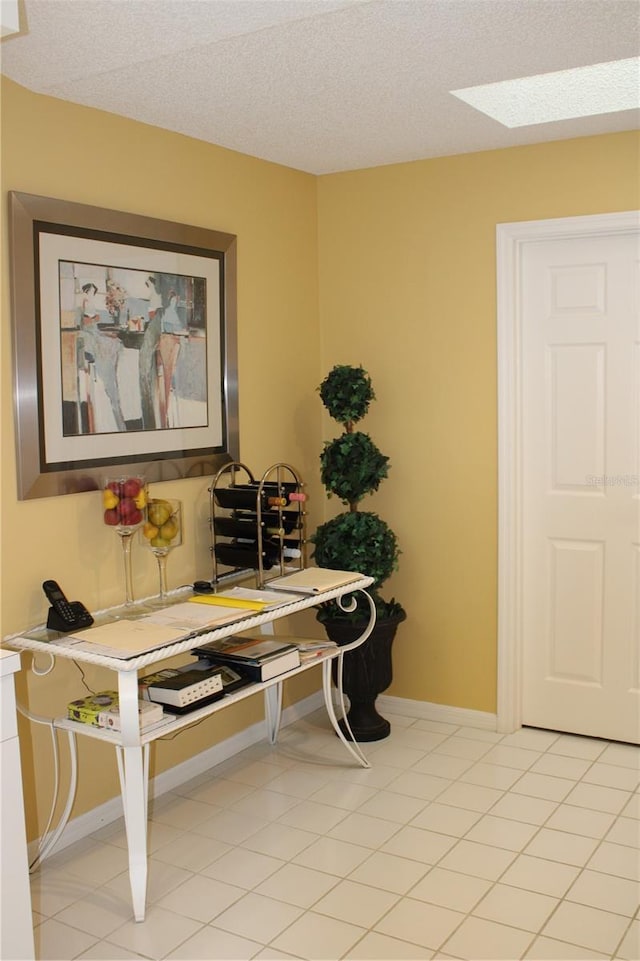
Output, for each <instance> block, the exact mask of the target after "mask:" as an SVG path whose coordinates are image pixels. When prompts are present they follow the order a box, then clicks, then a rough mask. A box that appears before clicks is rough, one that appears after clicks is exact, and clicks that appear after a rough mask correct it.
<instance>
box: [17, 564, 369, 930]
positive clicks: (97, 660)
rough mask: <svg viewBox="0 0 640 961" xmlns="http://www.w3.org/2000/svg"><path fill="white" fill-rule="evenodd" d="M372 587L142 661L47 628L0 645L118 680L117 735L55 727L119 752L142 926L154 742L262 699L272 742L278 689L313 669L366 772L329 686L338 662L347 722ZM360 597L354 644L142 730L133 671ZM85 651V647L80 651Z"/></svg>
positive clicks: (237, 625) (70, 724) (351, 589)
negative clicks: (103, 671)
mask: <svg viewBox="0 0 640 961" xmlns="http://www.w3.org/2000/svg"><path fill="white" fill-rule="evenodd" d="M372 583H373V581H372V578H370V577H363V578H361V579H360V580H358V581H354V582H353V583H351V584H348V585H346V586H344V587H341V588H337V589H333V590H329V591H323V592H322V593H320V594H313V595H306V596H305V595H300V599H299V600H295V601H291V602H288V603H286V604H283V605H282V606H281V607H277V608H275V609H272V610H269V611H263V612H261V613H253V612H251V613H248V614H247V616H246V617H243V618H242V620H238V621H234V622H233V623H231V624H225V625H224V627H219V628H217V629H216V630H209V629H204V630H202V631H199V632H198V635H197V638H194V636H190V637H189V638H187V639H186V640H181V641H178V642H174V643H171V644H167V645H163V646H162V647H158V648H155V649H154V650H152V651H148V652H146V653H145V654H141V655H136V656H134V657H129V658H127V659H122V658H116V657H112V656H106V655H104V654H98V653H95V652H93V651H90V650H86V649H79V648H78V647H77V646H76V645H74V644H73V643H72V642H71V640H70V639H69V640H67V639H65V636H64V635H62V634H59V633H57V632H55V631H49V630H47V629H46V628H45V627H44V626H42V625H40V626H39V627H36V628H33V629H31V630H27V631H25V632H24V633H21V634H14V635H11V636H10V637H7V638H5V639H4V644H6V645H7V646H8V647H12V648H16V649H17V650H24V651H34V652H40V653H46V654H50V655H52V656H54V657H64V658H68V659H71V660H76V661H85V662H87V663H90V664H99V665H100V666H102V667H106V668H108V669H109V670H112V671H115V672H116V673H117V676H118V697H119V710H120V720H121V727H122V730H121V731H120V732H113V731H111V730H106V729H103V728H98V727H92V726H90V725H88V724H81V723H77V722H74V721H70V720H68V719H67V718H66V717H64V718H59V719H58V720H56V722H55V724H56V727H58V728H60V729H63V730H65V731H67V733H68V736H69V738H70V739H73V738H74V737H75V735H76V734H82V735H84V736H86V737H93V738H97V739H98V740H101V741H106V742H108V743H110V744H113V746H114V747H115V749H116V754H117V761H118V773H119V776H120V787H121V792H122V802H123V808H124V818H125V826H126V833H127V847H128V855H129V879H130V883H131V896H132V902H133V910H134V916H135V919H136V921H143V920H144V916H145V903H146V889H147V806H148V775H149V744H150V743H151V742H152V741H154V740H156V739H157V738H159V737H164V736H165V735H167V734H171V733H174V732H177V731H179V730H180V729H181V728H186V727H188V726H189V725H190V724H193V723H195V722H197V721H200V720H202V719H203V718H205V717H208V716H209V715H210V714H215V713H216V712H217V711H221V710H224V709H225V708H227V707H229V706H230V705H232V704H235V703H237V701H239V700H242V699H244V698H246V697H251V696H253V695H254V694H257V693H260V692H262V693H263V694H264V702H265V720H266V724H267V735H268V737H269V740H270V742H271V743H275V741H276V738H277V735H278V729H279V726H280V719H281V710H282V684H283V682H284V681H286V680H287V678H289V677H294V676H295V675H296V674H300V673H302V672H304V671H307V670H309V669H310V668H312V667H315V666H316V665H318V664H319V665H321V666H322V686H323V693H324V700H325V705H326V708H327V713H328V715H329V718H330V720H331V724H332V725H333V728H334V730H335V732H336V734H337V735H338V737H339V738H340V740H341V741H342V742H343V744H344V745H345V747H346V748H347V750H348V751H349V752H350V753H351V755H352V756H353V758H354V759H355V760H356V761H357V763H359V764H361V765H362V766H364V767H368V766H369V763H368V761H367V759H366V757H365V756H364V754H363V753H362V751H361V750H360V748H359V746H358V745H357V743H356V742H355V741H350V740H348V739H347V738H346V737H345V735H344V734H343V732H342V730H341V727H340V725H339V724H338V717H337V716H336V711H335V707H334V697H333V687H332V676H331V675H332V670H331V669H332V662H333V661H336V662H337V681H338V683H337V700H338V708H339V711H340V714H341V716H342V718H346V710H345V705H344V699H343V693H342V661H343V655H344V653H345V652H346V651H349V650H352V649H353V648H355V647H358V646H359V645H360V644H362V643H363V642H364V641H365V640H366V639H367V637H368V636H369V634H370V633H371V631H372V630H373V627H374V625H375V619H376V613H375V605H374V603H373V601H372V599H371V597H370V595H369V594H368V593H367V592H366V588H367V587H369V586H370V585H371V584H372ZM359 592H361V593H363V594H364V596H365V598H366V599H367V601H368V603H369V610H370V618H369V623H368V625H367V627H366V629H365V630H364V631H363V633H362V635H361V636H360V637H359V638H358V640H357V641H354V642H353V643H352V644H349V645H344V646H343V647H339V648H330V649H329V650H328V651H327V652H326V653H325V654H323V655H321V656H319V657H316V658H314V659H312V660H311V661H305V662H303V663H301V664H300V666H299V667H297V668H295V669H294V670H291V671H287V672H286V673H285V674H280V675H278V676H277V677H275V678H272V679H271V680H269V681H265V682H262V683H259V684H251V685H248V686H246V687H243V688H241V689H239V690H238V691H235V692H233V693H231V694H229V695H225V696H224V697H223V698H221V699H220V700H218V701H215V702H214V703H213V704H209V705H207V706H205V707H202V708H196V709H195V710H193V711H190V712H189V713H188V714H185V715H178V716H176V715H167V716H165V718H164V719H163V720H162V721H161V722H159V723H158V724H156V725H153V727H151V728H148V729H146V730H143V731H141V730H140V721H139V715H138V671H139V670H141V669H144V668H147V667H149V665H150V664H156V663H157V662H158V661H163V660H166V659H167V658H170V657H174V656H175V655H176V654H183V653H189V652H190V651H191V650H192V649H193V648H195V647H196V646H199V645H202V644H206V643H208V642H210V641H214V640H216V639H219V638H222V637H228V636H230V635H233V634H239V633H242V632H244V631H250V630H256V629H258V628H259V629H260V630H261V632H264V633H270V632H272V631H273V626H272V625H273V622H274V621H276V620H279V619H280V618H282V617H287V616H289V615H291V614H295V613H297V612H298V611H302V610H306V609H308V608H311V607H315V606H316V605H318V604H321V603H323V602H325V601H329V600H333V599H340V598H341V597H343V596H344V595H346V594H353V593H359ZM190 595H191V591H190V589H184V590H182V591H177V592H173V595H172V600H173V601H174V602H175V603H178V602H181V601H184V600H185V599H187V598H188V597H189V596H190ZM135 613H136V607H135V606H134V607H132V608H127V609H126V611H125V610H123V608H113V609H111V610H109V611H104V612H102V613H101V615H100V616H97V615H96V624H99V623H101V622H102V621H105V622H106V621H108V620H113V619H114V617H117V616H118V614H120V615H121V616H132V615H135ZM86 646H88V645H85V647H86Z"/></svg>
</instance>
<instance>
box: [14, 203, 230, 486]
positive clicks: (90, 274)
mask: <svg viewBox="0 0 640 961" xmlns="http://www.w3.org/2000/svg"><path fill="white" fill-rule="evenodd" d="M9 197H10V221H11V244H12V247H11V270H12V277H11V280H12V327H13V342H14V351H13V354H14V400H15V420H16V451H17V467H18V497H19V499H21V500H24V499H27V498H32V497H49V496H54V495H59V494H67V493H73V492H77V491H81V490H92V489H95V488H98V487H100V486H101V478H102V476H103V475H104V474H105V473H106V472H111V473H113V469H114V468H116V469H121V470H122V472H123V474H124V473H128V472H135V473H143V474H144V475H145V476H146V478H147V479H148V480H149V481H157V480H171V479H173V478H179V477H186V476H193V475H206V474H209V473H215V472H216V471H217V470H218V469H219V467H221V466H222V465H223V464H224V463H226V462H228V461H230V460H237V459H239V449H238V377H237V331H236V237H235V235H233V234H226V233H220V232H218V231H215V230H208V229H206V228H203V227H194V226H187V225H185V224H178V223H171V222H169V221H164V220H156V219H153V218H150V217H143V216H137V215H134V214H128V213H122V212H119V211H113V210H108V209H102V208H99V207H90V206H86V205H84V204H76V203H69V202H67V201H62V200H55V199H51V198H48V197H38V196H35V195H33V194H24V193H17V192H15V191H13V192H11V193H10V195H9Z"/></svg>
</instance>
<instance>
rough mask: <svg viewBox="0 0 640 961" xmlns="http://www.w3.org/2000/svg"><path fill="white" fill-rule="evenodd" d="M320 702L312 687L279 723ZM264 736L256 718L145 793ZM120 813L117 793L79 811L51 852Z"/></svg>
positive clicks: (167, 787)
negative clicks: (254, 721)
mask: <svg viewBox="0 0 640 961" xmlns="http://www.w3.org/2000/svg"><path fill="white" fill-rule="evenodd" d="M323 704H324V698H323V696H322V691H316V693H315V694H312V695H310V697H307V698H304V699H303V700H301V701H296V703H295V704H292V705H290V706H289V707H286V708H285V709H284V710H283V712H282V722H281V724H280V727H281V728H283V727H287V725H289V724H293V723H295V722H296V721H298V720H300V718H302V717H304V716H305V715H307V714H311V713H312V712H313V711H315V710H317V709H318V708H320V707H322V705H323ZM264 736H265V722H264V721H259V722H258V723H257V724H252V725H251V727H247V728H244V730H242V731H239V732H238V733H237V734H234V735H232V736H231V737H229V738H227V739H226V741H221V742H220V743H219V744H215V745H214V746H213V747H211V748H208V750H206V751H202V752H201V753H200V754H196V755H194V756H193V757H190V758H189V759H188V760H186V761H183V762H182V763H181V764H176V765H175V766H174V767H172V768H169V770H167V771H163V773H162V774H158V775H157V776H156V777H154V778H152V779H151V781H150V782H149V797H150V798H152V797H160V795H162V794H166V793H167V791H172V790H173V789H174V788H176V787H179V785H181V784H184V783H185V782H186V781H190V780H191V778H194V777H197V776H198V775H199V774H203V773H204V772H205V771H209V770H211V768H213V767H215V766H216V764H221V763H222V761H226V760H227V759H228V758H230V757H233V755H234V754H238V753H239V752H240V751H244V750H245V748H248V747H251V746H252V745H253V744H257V743H258V742H259V741H263V740H264ZM122 814H123V810H122V798H121V797H120V796H119V795H118V797H115V798H112V799H111V800H110V801H106V802H105V803H104V804H100V805H99V806H98V807H95V808H92V809H91V810H90V811H87V812H86V813H85V814H80V815H79V816H78V817H77V818H74V819H73V820H72V821H69V823H68V824H67V826H66V828H65V829H64V831H63V833H62V835H61V837H60V840H59V841H58V843H57V844H56V845H55V847H54V848H53V851H52V853H57V852H58V851H61V850H62V849H63V848H66V847H69V845H70V844H75V842H76V841H81V840H82V839H83V838H86V837H88V836H89V835H90V834H93V833H94V831H97V830H99V829H100V828H103V827H105V826H106V825H107V824H111V823H112V822H113V821H117V820H118V818H120V817H122ZM52 833H53V832H49V834H48V835H46V837H45V838H44V843H45V844H46V843H47V841H48V839H49V837H50V836H51V834H52ZM39 847H40V839H39V838H38V839H37V840H35V841H32V842H31V843H30V844H29V862H31V861H32V860H33V859H34V857H35V856H36V854H37V851H38V848H39Z"/></svg>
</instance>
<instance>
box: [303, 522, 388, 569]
mask: <svg viewBox="0 0 640 961" xmlns="http://www.w3.org/2000/svg"><path fill="white" fill-rule="evenodd" d="M311 542H312V544H313V545H314V552H313V557H314V559H315V562H316V564H317V565H318V566H319V567H329V568H331V569H333V570H339V571H357V572H358V573H360V574H364V575H365V576H366V577H373V579H374V582H375V583H374V587H376V588H377V587H379V586H380V584H382V583H383V581H386V579H387V578H388V577H390V575H391V574H392V573H393V571H395V570H397V567H398V556H399V554H400V551H399V548H398V542H397V539H396V535H395V534H394V533H393V531H392V530H391V528H390V527H389V526H388V525H387V524H386V523H385V521H383V520H382V519H381V518H380V517H378V515H377V514H374V513H372V512H370V511H352V512H349V513H344V514H340V515H339V516H338V517H334V518H333V520H330V521H327V523H326V524H321V525H320V527H318V529H317V530H316V532H315V534H313V535H312V537H311Z"/></svg>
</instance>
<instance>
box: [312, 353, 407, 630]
mask: <svg viewBox="0 0 640 961" xmlns="http://www.w3.org/2000/svg"><path fill="white" fill-rule="evenodd" d="M318 391H319V392H320V398H321V400H322V402H323V404H324V406H325V407H326V408H327V410H328V411H329V414H330V415H331V416H332V417H333V419H334V420H337V421H338V422H339V423H340V424H342V425H343V427H344V431H343V433H342V434H341V435H340V436H339V437H336V438H334V440H331V441H327V442H326V443H325V444H324V447H323V450H322V453H321V454H320V471H321V473H320V476H321V480H322V483H323V484H324V487H325V489H326V491H327V494H328V496H329V497H331V496H332V495H334V494H335V495H336V497H338V498H339V499H340V500H341V501H342V503H343V504H345V505H347V506H348V508H349V510H348V511H345V512H343V513H342V514H339V515H338V516H337V517H334V518H333V519H332V520H330V521H327V522H326V523H325V524H321V525H320V526H319V527H318V528H317V530H316V532H315V533H314V534H313V535H312V536H311V538H310V540H311V543H312V544H313V545H314V551H313V555H312V556H313V558H314V559H315V561H316V563H317V564H318V566H319V567H328V568H332V569H334V570H343V571H358V572H359V573H361V574H365V575H366V576H368V577H373V579H374V583H373V585H372V587H371V589H370V593H371V596H372V597H373V599H374V601H375V603H376V608H377V611H378V617H379V618H383V617H390V616H393V615H403V614H404V611H403V609H402V606H401V605H400V604H398V603H397V601H395V599H392V600H391V601H384V600H383V599H382V597H381V596H380V594H379V588H380V586H381V584H382V583H383V582H384V581H386V580H387V578H388V577H389V576H390V575H391V574H392V573H393V571H395V570H397V568H398V557H399V554H400V550H399V547H398V541H397V539H396V535H395V534H394V532H393V531H392V530H391V528H390V527H389V526H388V524H386V523H385V521H383V520H382V519H381V518H380V517H378V515H377V514H374V513H372V512H371V511H359V510H358V504H359V503H360V501H361V500H362V498H363V497H365V496H366V495H367V494H371V493H373V492H374V491H377V490H378V487H379V486H380V482H381V481H382V480H384V478H386V477H387V473H388V469H389V458H388V457H386V456H385V455H384V454H382V453H381V452H380V451H379V450H378V448H377V447H376V445H375V444H374V442H373V441H372V440H371V438H370V437H369V435H368V434H365V433H363V432H362V431H355V430H354V424H355V423H357V422H358V421H359V420H361V419H362V418H363V417H364V416H365V414H366V413H367V412H368V410H369V404H370V403H371V401H372V400H375V394H374V392H373V387H372V386H371V378H370V377H369V375H368V374H367V372H366V371H365V370H363V368H362V367H352V366H349V365H345V364H338V365H337V366H335V367H334V368H333V370H331V371H330V372H329V374H328V375H327V376H326V377H325V379H324V380H323V381H322V383H321V384H320V386H319V387H318ZM364 611H365V608H364V606H363V607H362V608H358V609H356V611H354V612H353V613H352V614H350V615H345V613H344V611H343V610H341V609H340V607H338V605H337V604H336V603H335V602H333V601H329V602H328V603H327V604H325V605H323V606H322V608H321V609H320V612H319V615H318V617H319V620H321V621H327V620H330V619H333V618H336V617H340V618H344V617H349V618H350V619H352V620H353V619H358V618H359V617H360V616H361V615H362V613H363V612H364Z"/></svg>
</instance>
